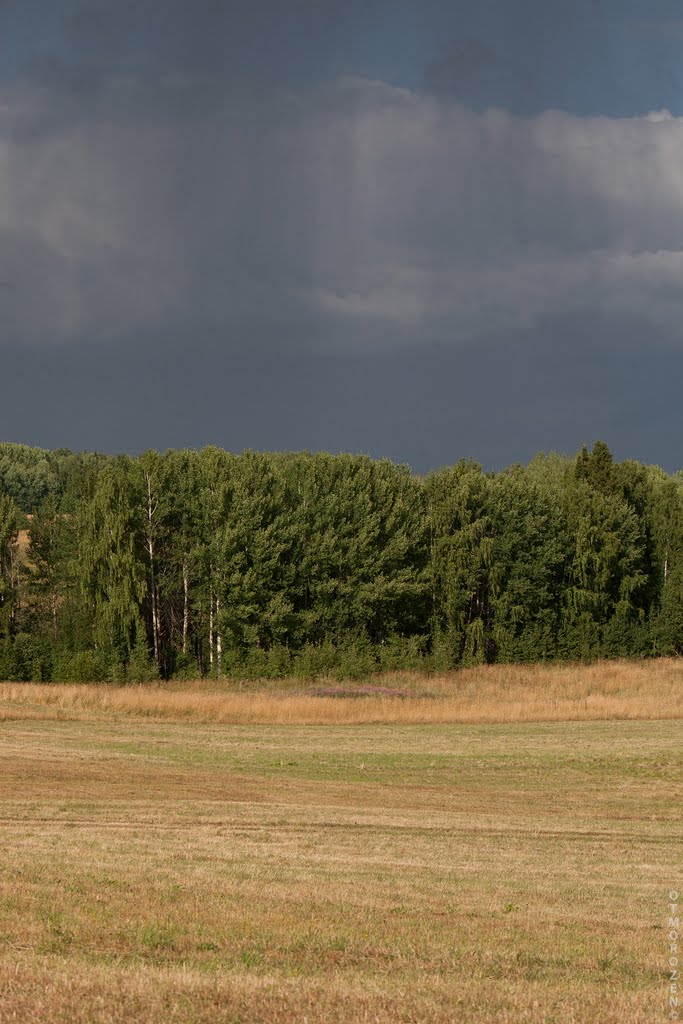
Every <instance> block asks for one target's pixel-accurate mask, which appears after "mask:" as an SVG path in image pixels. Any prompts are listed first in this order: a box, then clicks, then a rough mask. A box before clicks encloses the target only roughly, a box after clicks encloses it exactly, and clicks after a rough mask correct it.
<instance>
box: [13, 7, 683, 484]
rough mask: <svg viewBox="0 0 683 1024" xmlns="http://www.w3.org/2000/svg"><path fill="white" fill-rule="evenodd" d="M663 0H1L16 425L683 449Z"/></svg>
mask: <svg viewBox="0 0 683 1024" xmlns="http://www.w3.org/2000/svg"><path fill="white" fill-rule="evenodd" d="M682 58H683V11H682V9H681V6H680V0H675V2H674V0H671V2H669V0H649V2H648V3H647V4H645V3H643V2H642V0H573V2H572V3H566V2H565V0H478V2H477V3H476V4H475V3H472V2H470V0H412V2H408V0H386V2H384V0H358V2H356V0H288V2H287V3H283V2H282V0H244V2H237V3H231V2H230V0H221V2H217V0H216V2H214V0H138V2H134V0H129V2H126V0H0V440H8V441H21V442H25V443H30V444H39V445H42V446H45V447H64V446H66V447H71V448H77V449H80V448H96V449H99V450H104V451H110V452H114V451H122V450H125V451H131V452H136V451H141V450H143V449H145V448H147V447H156V448H161V449H164V448H167V447H170V446H173V447H180V446H187V447H197V446H200V445H203V444H207V443H211V444H218V445H221V446H223V447H226V448H229V449H232V450H237V451H238V450H241V449H242V448H245V447H248V448H257V449H287V448H289V449H291V448H297V449H298V448H308V449H311V450H317V449H328V450H332V451H340V450H351V451H365V452H369V453H370V454H372V455H374V456H383V455H387V456H390V457H391V458H393V459H396V460H398V461H402V462H409V463H410V464H411V465H412V466H413V468H414V469H415V470H416V471H420V472H422V471H425V470H427V469H429V468H431V467H436V466H439V465H443V464H445V463H450V462H454V461H456V460H457V459H458V458H460V457H463V456H465V457H473V458H476V459H478V460H480V461H481V462H482V463H483V464H484V466H485V467H486V468H497V467H500V466H503V465H505V464H507V463H510V462H512V461H527V460H528V459H529V458H531V457H532V456H533V454H534V453H535V452H536V451H538V450H550V449H555V450H559V451H565V452H573V451H574V450H576V449H577V448H578V447H579V446H580V444H581V443H582V442H584V441H585V442H590V441H592V440H593V439H594V438H598V437H599V438H602V439H604V440H606V441H607V442H608V444H610V446H611V447H612V448H613V450H614V452H615V454H616V455H617V456H618V457H634V458H639V459H642V460H645V461H647V462H655V463H659V464H660V465H663V466H664V467H665V468H667V469H675V468H679V467H683V415H682V414H681V399H680V383H681V376H682V375H681V370H682V369H683V331H682V329H681V328H682V326H683V91H682V90H683V59H682Z"/></svg>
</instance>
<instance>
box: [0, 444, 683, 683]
mask: <svg viewBox="0 0 683 1024" xmlns="http://www.w3.org/2000/svg"><path fill="white" fill-rule="evenodd" d="M682 584H683V474H675V475H673V476H670V475H667V474H666V473H664V472H663V471H662V470H661V469H659V468H657V467H652V466H645V465H642V464H640V463H637V462H634V461H630V460H627V461H624V462H620V463H616V462H614V461H613V458H612V455H611V453H610V451H609V449H608V447H607V446H606V445H605V444H604V443H602V442H599V441H598V442H596V443H595V444H594V445H593V448H592V450H591V451H588V450H586V448H583V449H582V450H581V451H580V452H579V454H578V455H577V456H576V457H574V458H567V457H564V456H559V455H555V454H550V455H543V454H541V455H538V456H537V457H536V458H535V459H533V461H532V462H531V463H530V464H529V465H528V466H526V467H524V466H521V465H514V466H510V467H509V468H507V469H505V470H504V471H502V472H499V473H485V472H483V471H482V469H481V468H480V466H478V465H477V464H476V463H474V462H466V461H461V462H459V463H458V464H457V465H455V466H451V467H448V468H446V469H443V470H440V471H438V472H435V473H431V474H429V475H428V476H427V477H425V478H421V479H418V478H416V477H415V476H413V475H412V474H411V472H410V470H409V468H408V467H406V466H401V465H395V464H393V463H392V462H390V461H388V460H380V461H374V460H372V459H370V458H369V457H367V456H355V455H328V454H325V453H322V454H308V453H281V454H259V453H254V452H244V453H243V454H241V455H232V454H230V453H228V452H226V451H222V450H220V449H218V448H212V447H209V448H204V449H202V450H201V451H199V452H196V451H168V452H166V453H165V454H163V455H162V454H159V453H157V452H153V451H149V452H145V453H144V454H143V455H141V456H139V457H137V458H133V457H129V456H116V457H107V456H102V455H96V454H93V453H72V452H69V451H65V450H59V451H55V452H49V451H44V450H41V449H35V448H28V447H26V446H23V445H12V444H2V445H0V679H19V680H22V679H23V680H31V679H32V680H54V681H65V680H95V679H111V680H131V681H132V680H146V679H153V678H170V677H172V676H177V677H185V678H187V677H196V676H197V675H216V676H222V675H237V674H239V675H241V676H257V675H270V676H278V675H286V674H290V673H296V674H300V675H313V674H320V673H335V674H339V675H354V674H360V673H365V672H368V671H372V670H374V669H381V668H400V667H406V668H412V667H424V668H435V669H442V668H448V667H452V666H458V665H468V664H474V663H478V662H495V661H537V660H541V659H584V658H589V659H592V658H598V657H616V656H638V655H657V654H670V653H680V652H681V651H682V650H683V588H682Z"/></svg>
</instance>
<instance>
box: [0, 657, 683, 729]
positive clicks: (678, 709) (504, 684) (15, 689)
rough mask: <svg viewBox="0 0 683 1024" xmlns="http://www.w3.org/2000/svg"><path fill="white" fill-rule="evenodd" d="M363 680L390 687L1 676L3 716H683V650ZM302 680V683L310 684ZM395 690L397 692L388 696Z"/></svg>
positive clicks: (280, 720)
mask: <svg viewBox="0 0 683 1024" xmlns="http://www.w3.org/2000/svg"><path fill="white" fill-rule="evenodd" d="M355 685H356V686H357V685H358V684H355ZM364 685H365V688H366V689H369V690H371V689H372V686H376V687H378V688H381V690H382V694H381V695H380V696H373V695H364V696H358V697H356V698H354V699H350V698H349V697H346V696H342V697H335V696H323V695H319V694H320V693H321V692H325V691H329V689H330V684H329V683H328V684H327V685H326V686H323V684H320V683H318V684H312V683H311V684H309V686H308V691H309V692H296V691H293V688H292V687H293V684H292V683H291V681H290V682H287V683H284V684H278V683H272V682H271V683H266V682H265V681H264V682H258V681H257V682H250V683H248V684H238V683H232V684H231V683H224V684H222V685H217V684H211V683H208V684H207V683H201V682H197V683H175V684H171V685H169V684H161V685H149V684H148V685H143V686H113V685H110V684H78V685H64V684H55V685H44V684H33V683H0V720H1V719H3V718H5V719H13V718H17V717H20V718H81V717H91V716H97V715H106V716H111V715H123V716H145V717H147V718H153V719H166V720H169V721H195V722H217V723H225V724H228V723H232V724H239V723H242V724H293V723H299V724H311V725H315V724H325V723H328V724H342V723H347V724H362V723H386V724H396V725H401V724H403V725H409V724H416V725H417V724H429V723H431V724H440V723H442V724H447V723H453V724H456V723H466V722H475V723H485V722H492V723H493V722H553V721H591V720H609V719H670V718H681V717H683V659H675V658H662V659H658V660H652V661H646V660H643V661H626V660H621V661H606V662H598V663H596V664H593V665H532V666H526V665H493V666H481V667H479V668H471V669H463V670H460V671H457V672H450V673H445V674H442V675H434V676H429V675H425V674H422V673H417V672H395V673H391V674H386V675H385V676H380V677H375V678H374V679H373V681H372V686H370V687H368V686H367V684H364ZM244 686H247V689H243V688H242V687H244ZM349 686H350V687H351V688H353V684H349ZM238 687H240V688H238ZM297 688H298V690H299V691H301V690H302V688H303V684H297ZM345 688H347V687H345ZM316 689H317V690H318V693H316ZM347 689H348V688H347ZM392 690H393V691H394V692H395V695H390V694H391V691H392Z"/></svg>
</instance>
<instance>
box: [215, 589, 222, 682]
mask: <svg viewBox="0 0 683 1024" xmlns="http://www.w3.org/2000/svg"><path fill="white" fill-rule="evenodd" d="M220 610H221V602H220V598H218V597H217V598H216V668H217V670H218V675H220V674H221V671H222V669H223V638H222V637H221V625H220V617H219V612H220Z"/></svg>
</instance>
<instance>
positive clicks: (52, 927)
mask: <svg viewBox="0 0 683 1024" xmlns="http://www.w3.org/2000/svg"><path fill="white" fill-rule="evenodd" d="M611 668H615V667H614V666H612V667H611ZM664 668H666V671H667V672H668V676H667V681H664V680H663V677H662V678H660V677H659V676H658V675H657V673H658V672H663V671H664ZM606 670H607V667H606V668H605V671H606ZM524 671H526V672H527V677H526V682H524V681H523V680H522V681H521V682H520V680H521V679H522V677H521V676H515V679H516V680H517V683H515V684H514V685H516V686H522V685H523V686H525V687H527V688H531V689H532V690H533V688H534V687H535V686H537V685H538V680H539V676H538V671H539V670H536V669H530V670H521V669H517V670H515V672H517V673H524ZM547 671H552V670H547ZM573 671H574V672H575V673H576V675H575V677H574V682H573V683H572V686H574V690H571V687H569V689H567V687H568V686H569V684H568V683H567V680H566V679H565V680H564V683H563V684H562V685H563V686H564V687H565V689H564V697H563V698H561V697H560V696H558V695H557V693H556V694H555V697H554V698H553V699H554V700H565V701H566V702H568V703H571V702H572V700H573V701H574V702H575V703H576V704H577V706H578V704H580V703H581V702H582V701H586V700H587V699H588V698H587V696H586V695H585V692H584V691H585V682H584V683H581V682H580V678H581V672H582V671H583V672H584V673H590V672H593V675H592V682H591V683H590V687H591V688H592V692H593V695H594V696H599V695H600V694H599V692H598V691H599V687H600V681H599V672H597V671H594V670H589V669H586V670H581V669H574V670H573ZM615 671H617V672H618V673H621V675H620V677H619V678H620V679H621V684H620V687H621V688H620V690H619V692H612V698H613V699H614V700H617V699H618V700H619V701H621V704H620V705H619V706H620V717H619V718H616V717H615V718H613V719H609V718H605V717H604V714H603V711H604V708H603V707H602V705H596V708H595V709H594V710H595V714H594V716H593V720H590V718H589V717H587V706H584V711H583V718H584V720H566V721H562V720H553V719H552V718H551V719H550V720H546V721H543V720H536V721H528V720H524V719H523V718H520V715H519V714H518V713H517V712H515V713H514V714H512V713H510V714H508V717H511V719H512V720H509V721H506V720H505V718H506V709H509V707H510V706H511V702H510V689H509V687H510V685H513V684H511V683H510V679H509V676H505V674H504V673H501V674H499V676H498V677H497V676H496V675H495V673H489V676H488V677H487V679H486V680H485V682H486V685H487V686H488V690H486V691H485V703H486V707H487V708H488V711H487V715H488V717H486V716H484V720H483V721H478V722H477V721H475V720H473V718H474V717H476V716H475V715H474V712H473V710H472V709H473V708H475V706H476V704H477V700H478V698H477V696H476V693H474V694H473V695H471V697H470V705H469V706H470V712H471V715H470V718H469V719H466V720H465V721H461V722H458V721H452V720H450V719H453V718H454V717H456V714H455V710H454V707H450V709H449V707H448V701H449V700H453V699H455V696H454V694H453V693H450V694H449V693H448V692H447V691H448V686H449V685H450V686H453V687H456V686H458V687H461V686H463V685H464V682H463V678H462V677H463V674H461V673H458V674H457V677H458V678H457V679H455V678H454V679H452V680H450V682H449V680H444V679H442V680H441V681H440V682H439V681H438V680H437V681H435V680H434V679H431V680H430V679H423V680H422V681H421V682H420V681H419V680H418V679H416V678H414V677H410V678H405V677H404V678H402V679H400V680H395V679H392V680H385V683H387V685H388V688H391V687H392V686H394V687H396V688H398V687H399V685H400V686H401V687H402V688H403V689H402V692H403V693H404V694H405V693H407V696H405V695H404V696H403V697H400V698H399V697H394V698H392V697H391V696H386V695H384V696H382V697H377V696H370V697H365V696H364V697H359V698H355V699H354V698H350V697H316V696H314V695H311V694H304V695H301V694H292V693H290V694H288V695H285V696H277V695H276V694H273V693H269V692H255V693H246V694H245V693H239V694H232V693H230V692H228V689H227V688H225V690H224V691H221V692H214V691H209V690H206V689H205V688H201V687H194V688H193V687H191V686H188V687H186V688H185V689H184V690H183V689H181V688H179V686H176V687H174V688H173V689H172V690H171V691H170V692H167V691H165V690H163V689H160V688H157V687H142V688H139V687H131V688H129V689H127V690H125V693H127V694H128V703H126V701H125V700H123V696H122V695H123V693H124V691H123V690H122V691H119V690H114V689H110V690H108V691H107V692H108V693H109V694H110V698H109V701H107V700H105V699H104V698H103V691H105V689H106V688H104V687H90V688H88V687H82V688H77V687H73V688H71V687H70V688H60V687H59V686H49V687H47V686H46V687H38V686H32V685H30V684H27V685H23V684H12V685H9V684H6V685H1V686H0V715H1V716H2V720H0V1021H1V1022H3V1024H4V1022H10V1021H12V1022H16V1021H20V1022H41V1024H42V1022H50V1024H51V1022H64V1024H66V1022H69V1024H71V1022H74V1024H105V1022H106V1024H113V1022H116V1024H118V1022H124V1021H125V1022H138V1021H139V1022H144V1024H166V1022H168V1024H180V1022H182V1024H190V1022H192V1024H205V1022H206V1024H208V1022H211V1024H214V1022H225V1024H228V1022H230V1024H237V1022H240V1024H247V1022H249V1024H252V1022H272V1024H285V1022H302V1024H303V1022H307V1024H317V1022H321V1024H323V1022H324V1024H327V1022H329V1024H341V1022H344V1024H346V1022H361V1021H367V1022H380V1024H388V1022H392V1024H393V1022H446V1021H449V1022H450V1021H467V1022H470V1021H471V1022H474V1024H484V1022H489V1021H504V1022H538V1024H540V1022H557V1024H572V1022H576V1024H586V1022H594V1021H595V1022H605V1024H608V1022H610V1024H611V1022H614V1024H617V1022H619V1024H624V1022H626V1024H630V1022H645V1021H647V1022H648V1024H649V1022H651V1021H657V1020H662V1021H664V1020H666V1019H667V1014H668V1003H667V998H668V973H667V966H666V963H667V959H668V955H669V954H668V940H667V935H668V928H667V926H666V920H667V914H668V893H669V891H670V890H671V889H679V890H680V889H681V888H683V886H682V884H681V883H682V879H681V874H682V872H681V861H682V857H681V839H682V836H683V830H682V829H681V816H682V815H681V808H682V807H683V744H682V742H681V739H682V730H681V717H683V699H682V696H683V689H681V688H680V687H679V688H678V689H676V685H677V684H676V682H675V676H676V673H678V672H679V669H678V665H677V663H670V664H669V665H668V667H666V666H665V665H664V664H662V665H659V666H654V667H653V669H652V675H651V679H652V686H651V688H652V691H653V692H657V693H658V694H659V698H660V700H664V694H665V693H666V694H668V698H667V700H668V703H667V705H666V714H667V716H668V717H661V718H656V717H653V715H652V714H651V713H650V711H651V709H650V711H648V710H647V709H648V708H649V707H650V704H649V703H648V699H649V698H648V697H647V693H646V691H647V680H646V679H645V678H644V677H643V678H641V675H640V674H639V673H641V672H646V671H647V666H640V665H639V666H632V671H633V673H634V674H633V676H632V682H631V684H629V683H628V679H629V678H630V677H629V676H628V672H629V667H628V665H627V664H626V663H623V664H621V665H620V666H616V668H615ZM672 674H673V675H672ZM471 678H474V677H471ZM585 678H588V677H587V676H585V675H584V680H585ZM672 678H674V682H672ZM496 679H498V680H499V683H500V686H499V692H498V699H497V700H496V699H495V694H496ZM505 679H507V682H505ZM610 680H611V682H610ZM634 680H635V681H634ZM678 681H679V682H680V677H678ZM465 682H466V680H465ZM470 682H471V679H470ZM546 682H547V680H546ZM603 683H604V689H605V693H603V696H604V697H606V699H607V697H609V692H608V691H609V689H610V686H612V689H613V691H614V686H613V684H614V676H613V675H611V676H610V675H609V673H608V675H607V676H606V677H605V678H604V679H603ZM250 685H251V687H252V689H253V688H254V686H255V684H250ZM359 685H360V684H359ZM468 685H469V684H468ZM482 685H483V684H482ZM548 685H550V683H548ZM557 685H558V686H559V685H560V684H557ZM629 686H630V689H629ZM420 687H422V689H420ZM429 687H431V688H432V690H431V691H430V692H431V693H432V695H431V697H429V696H426V695H425V692H424V691H426V689H428V688H429ZM582 687H583V689H582ZM658 687H659V688H660V689H658ZM672 687H673V688H672ZM256 688H257V689H258V687H256ZM577 688H578V689H577ZM596 688H597V689H596ZM570 691H571V692H572V693H574V697H573V698H572V697H571V696H570V695H569V694H570ZM60 692H61V694H62V699H61V702H60V700H59V699H58V696H59V694H60ZM558 692H559V691H558ZM117 694H119V695H120V699H119V698H118V697H117ZM233 697H239V698H240V700H250V699H251V700H252V701H253V705H252V709H251V714H252V717H255V721H251V722H250V721H248V718H249V712H248V710H245V708H244V706H242V705H240V709H239V714H240V715H241V716H242V719H244V718H246V719H247V720H246V721H244V720H241V721H239V720H238V721H230V720H225V721H212V720H211V714H212V713H213V714H215V715H218V714H219V712H218V711H217V710H216V709H217V708H218V707H219V704H218V703H217V702H220V701H223V702H224V703H223V704H221V705H220V707H221V708H222V710H221V711H220V714H222V715H223V716H224V717H227V718H228V719H229V714H228V711H227V710H226V708H232V712H231V713H232V714H233V716H234V715H235V714H236V712H235V709H234V706H233V705H230V704H229V702H230V700H232V698H233ZM202 699H205V703H204V704H202ZM460 699H464V696H463V693H461V694H460ZM136 700H137V703H136ZM482 700H483V698H482ZM540 700H541V696H540V694H539V695H538V701H540ZM198 701H199V703H197V702H198ZM211 701H213V702H214V703H211ZM226 701H227V702H228V704H226V703H225V702H226ZM278 701H279V702H280V704H279V705H278V703H277V702H278ZM287 701H290V702H292V701H294V702H297V701H299V702H301V701H304V705H302V704H300V703H299V704H296V703H295V704H291V703H290V704H289V705H287V703H286V702H287ZM307 701H313V702H315V701H319V702H320V704H319V707H320V709H321V710H320V711H319V716H320V717H319V718H318V719H316V717H315V715H314V714H313V712H312V711H311V709H310V708H309V707H308V705H307V704H306V702H307ZM330 701H331V702H332V705H329V702H330ZM425 701H427V702H429V701H431V706H433V707H434V708H436V707H438V706H439V705H440V704H441V706H442V710H443V717H445V718H446V719H447V720H446V721H438V720H436V719H438V716H437V714H436V712H435V711H433V712H432V715H433V718H434V719H435V720H432V721H426V722H425V721H421V720H420V714H423V715H424V712H422V711H420V706H421V705H420V702H423V703H424V702H425ZM629 701H630V704H629ZM150 702H151V703H150ZM206 702H208V703H206ZM326 702H328V703H326ZM335 702H341V703H342V705H343V706H344V707H346V708H348V709H349V710H348V713H349V715H352V714H353V715H355V716H356V720H353V721H344V720H343V719H342V720H339V717H340V715H341V712H338V711H337V710H335V709H336V704H335ZM373 702H379V705H377V706H375V705H374V704H373ZM627 704H629V707H630V712H628V710H627V707H626V705H627ZM492 705H497V707H498V718H499V721H495V720H491V719H492V718H495V715H494V713H493V711H492V710H491V707H492ZM411 706H412V707H413V710H414V715H413V717H414V718H417V720H416V721H412V720H410V714H409V711H410V709H411ZM264 707H270V708H271V709H274V710H271V717H272V718H273V719H274V720H271V721H268V720H267V719H268V713H267V712H266V711H264ZM287 708H288V710H287ZM302 708H303V710H302ZM382 708H383V709H384V710H383V711H382ZM392 708H393V709H394V710H393V711H392ZM638 708H640V717H639V715H638V713H637V712H638ZM297 713H298V714H299V715H300V716H302V717H303V718H304V720H307V721H308V723H309V724H299V723H297V720H296V714H297ZM382 714H384V718H382ZM461 714H462V715H465V712H464V711H462V708H461ZM482 714H483V712H482ZM364 715H365V718H364V717H363V716H364ZM392 715H393V718H392ZM283 716H284V720H283ZM306 716H308V719H306ZM335 716H336V717H335ZM400 716H403V718H401V717H400ZM676 716H677V717H676ZM541 717H542V716H541ZM566 717H567V719H571V717H572V716H571V715H570V714H569V712H568V711H567V714H566ZM574 718H575V719H576V718H577V716H576V715H575V716H574ZM406 719H407V720H406Z"/></svg>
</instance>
